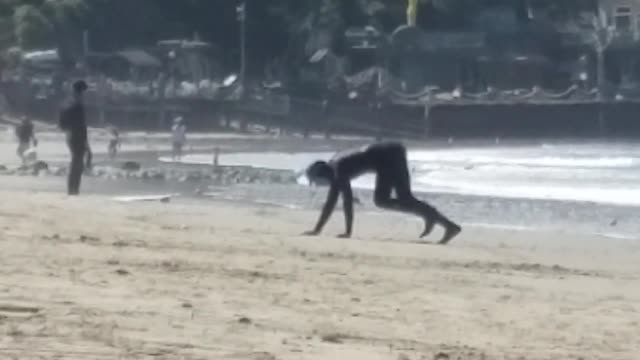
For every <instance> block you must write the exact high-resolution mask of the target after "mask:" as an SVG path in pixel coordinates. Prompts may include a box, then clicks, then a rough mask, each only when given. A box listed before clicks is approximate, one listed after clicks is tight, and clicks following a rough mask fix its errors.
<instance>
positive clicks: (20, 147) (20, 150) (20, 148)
mask: <svg viewBox="0 0 640 360" xmlns="http://www.w3.org/2000/svg"><path fill="white" fill-rule="evenodd" d="M27 149H29V143H24V142H20V144H18V149H17V151H16V154H17V155H18V157H19V158H20V160H21V161H22V164H23V165H24V164H25V163H26V159H25V157H24V153H25V151H27Z"/></svg>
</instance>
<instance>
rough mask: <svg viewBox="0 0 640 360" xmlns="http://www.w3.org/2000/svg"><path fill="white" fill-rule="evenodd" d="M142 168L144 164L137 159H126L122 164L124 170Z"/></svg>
mask: <svg viewBox="0 0 640 360" xmlns="http://www.w3.org/2000/svg"><path fill="white" fill-rule="evenodd" d="M141 168H142V166H141V165H140V163H139V162H137V161H125V162H124V163H123V164H122V166H121V169H122V170H124V171H139V170H140V169H141Z"/></svg>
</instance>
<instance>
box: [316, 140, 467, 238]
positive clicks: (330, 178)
mask: <svg viewBox="0 0 640 360" xmlns="http://www.w3.org/2000/svg"><path fill="white" fill-rule="evenodd" d="M370 172H373V173H375V174H376V187H375V193H374V202H375V204H376V205H377V206H378V207H381V208H383V209H388V210H394V211H401V212H406V213H410V214H414V215H417V216H419V217H421V218H422V219H423V220H424V222H425V229H424V231H423V232H422V235H421V236H420V237H424V236H427V235H429V234H430V233H431V230H432V229H433V226H434V224H435V223H439V224H441V225H442V226H444V228H445V233H444V236H443V238H442V239H441V240H440V244H446V243H448V242H449V241H450V240H451V239H453V238H454V237H455V236H456V235H458V234H459V233H460V231H461V228H460V226H459V225H458V224H456V223H454V222H452V221H451V220H449V219H448V218H446V217H445V216H444V215H442V214H441V213H440V212H439V211H438V210H436V209H435V208H433V207H431V206H430V205H428V204H427V203H425V202H422V201H420V200H418V199H416V198H415V196H413V193H412V192H411V182H410V180H411V179H410V176H409V168H408V166H407V151H406V149H405V147H404V145H402V144H398V143H376V144H373V145H369V146H367V147H365V148H364V149H359V150H355V151H350V152H348V153H345V154H339V155H338V156H337V157H335V158H334V159H332V160H330V161H329V162H325V161H316V162H315V163H313V164H312V165H311V166H309V168H308V169H307V178H308V179H309V180H310V182H311V183H316V184H318V183H320V184H329V185H330V189H329V194H328V197H327V201H326V202H325V204H324V207H323V209H322V213H321V215H320V219H319V220H318V223H317V225H316V226H315V228H314V229H313V230H311V231H308V232H306V233H305V235H318V234H319V233H320V232H321V231H322V228H323V227H324V225H325V224H326V222H327V221H328V220H329V217H330V216H331V213H332V212H333V209H334V207H335V205H336V202H337V201H338V196H339V195H340V193H342V201H343V208H344V216H345V222H346V231H345V233H344V234H342V235H340V237H343V238H348V237H350V236H351V230H352V224H353V193H352V190H351V180H352V179H354V178H356V177H359V176H360V175H363V174H365V173H370ZM392 190H395V196H396V197H395V198H392V197H391V192H392Z"/></svg>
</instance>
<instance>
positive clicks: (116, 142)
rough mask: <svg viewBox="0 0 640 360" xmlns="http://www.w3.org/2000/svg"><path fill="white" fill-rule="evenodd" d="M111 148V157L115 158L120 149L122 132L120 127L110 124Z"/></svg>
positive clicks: (109, 151) (109, 150)
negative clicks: (119, 129)
mask: <svg viewBox="0 0 640 360" xmlns="http://www.w3.org/2000/svg"><path fill="white" fill-rule="evenodd" d="M108 130H109V148H108V149H107V151H108V153H109V158H110V159H112V160H113V159H114V158H115V157H116V155H117V154H118V149H119V148H120V132H119V131H118V128H117V127H115V126H114V125H111V126H109V128H108Z"/></svg>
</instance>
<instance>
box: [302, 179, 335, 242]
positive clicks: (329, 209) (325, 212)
mask: <svg viewBox="0 0 640 360" xmlns="http://www.w3.org/2000/svg"><path fill="white" fill-rule="evenodd" d="M338 195H339V188H338V184H336V183H335V182H333V183H331V188H330V189H329V194H328V195H327V201H326V202H325V203H324V207H323V208H322V213H321V214H320V219H318V223H317V224H316V227H315V228H314V229H313V230H311V231H308V232H306V233H305V234H306V235H318V234H320V232H321V231H322V228H323V227H324V225H325V224H326V223H327V221H328V220H329V217H330V216H331V213H333V209H334V208H335V207H336V203H337V202H338Z"/></svg>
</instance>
